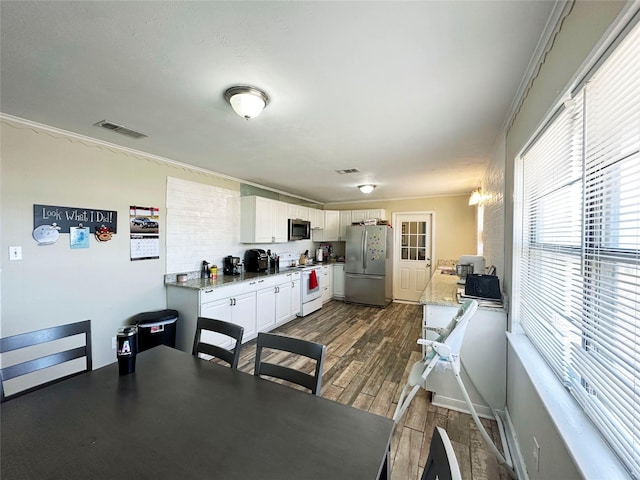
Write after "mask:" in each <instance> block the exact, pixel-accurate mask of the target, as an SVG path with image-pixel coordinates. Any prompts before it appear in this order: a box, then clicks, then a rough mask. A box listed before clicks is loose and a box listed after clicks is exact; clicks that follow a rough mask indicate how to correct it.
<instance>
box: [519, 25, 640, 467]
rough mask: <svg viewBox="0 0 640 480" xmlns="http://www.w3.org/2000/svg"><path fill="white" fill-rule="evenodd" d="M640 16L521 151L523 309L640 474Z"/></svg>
mask: <svg viewBox="0 0 640 480" xmlns="http://www.w3.org/2000/svg"><path fill="white" fill-rule="evenodd" d="M638 58H640V28H639V27H638V25H636V26H635V27H634V28H633V29H632V30H631V32H630V33H629V34H628V35H627V36H626V37H625V39H624V40H623V41H621V42H620V44H619V45H618V46H617V48H616V49H615V50H614V51H613V52H611V53H610V54H609V56H608V58H607V59H606V60H605V61H603V62H602V63H601V64H600V65H599V68H598V70H597V71H596V72H594V73H593V76H592V77H591V78H590V79H589V80H588V82H586V83H585V84H584V86H583V87H582V88H581V89H580V90H579V91H577V92H576V94H575V96H574V98H573V101H571V102H568V104H567V105H566V106H565V108H563V109H562V111H561V112H560V113H559V114H558V115H557V116H556V117H555V118H554V119H553V121H552V122H551V123H550V124H549V125H548V126H547V127H546V129H545V130H544V131H543V132H542V133H541V134H539V135H538V137H536V138H535V140H534V141H533V143H532V144H531V145H530V146H529V147H528V149H527V150H526V151H525V152H524V153H523V155H522V156H521V159H520V168H521V178H522V189H521V191H522V198H521V205H522V209H523V211H522V216H521V218H522V225H521V227H522V228H521V232H522V238H521V246H522V248H521V250H520V251H521V258H520V259H519V262H518V265H519V269H518V271H517V272H516V275H517V276H518V281H519V285H520V292H519V295H520V301H519V302H518V305H517V308H516V312H517V314H518V319H519V322H520V324H521V326H522V328H523V330H524V332H525V333H526V335H528V336H529V338H530V339H531V341H532V343H533V344H534V345H535V346H536V348H537V349H538V350H539V351H540V352H541V354H542V355H543V357H544V358H545V360H546V361H547V362H548V363H549V365H550V366H551V368H552V369H553V370H554V372H555V373H556V374H557V375H558V376H559V378H560V379H561V381H562V382H563V383H564V385H565V386H566V387H567V388H568V389H569V390H570V391H571V393H572V394H573V395H574V396H575V398H576V399H577V401H578V403H579V404H580V405H581V406H582V408H583V409H584V410H585V412H586V413H587V415H589V417H590V418H591V419H592V421H593V422H594V424H595V425H596V426H597V428H598V429H599V430H600V432H601V433H602V435H603V436H604V438H605V439H606V440H607V441H608V443H609V444H610V445H611V447H612V449H613V450H614V451H615V452H616V453H617V455H618V456H619V457H620V459H621V461H622V462H623V463H624V464H625V465H626V467H627V468H628V470H629V472H630V473H631V475H632V476H633V477H634V478H640V307H639V301H640V82H639V81H638V79H639V78H640V62H639V61H638Z"/></svg>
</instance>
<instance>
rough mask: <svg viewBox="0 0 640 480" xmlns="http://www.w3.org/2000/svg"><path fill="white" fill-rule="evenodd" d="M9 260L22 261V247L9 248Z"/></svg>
mask: <svg viewBox="0 0 640 480" xmlns="http://www.w3.org/2000/svg"><path fill="white" fill-rule="evenodd" d="M9 260H22V247H9Z"/></svg>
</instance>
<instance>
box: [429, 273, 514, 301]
mask: <svg viewBox="0 0 640 480" xmlns="http://www.w3.org/2000/svg"><path fill="white" fill-rule="evenodd" d="M458 279H459V277H458V276H457V275H450V274H448V273H441V271H440V270H436V272H435V273H434V274H433V275H432V276H431V279H430V280H429V283H427V286H426V287H425V289H424V291H423V292H422V295H421V296H420V300H419V303H420V304H421V305H440V306H444V307H458V306H460V303H458V296H457V291H458V289H459V288H463V289H464V286H461V285H458ZM502 302H503V303H502V305H499V304H497V305H496V304H495V303H494V302H493V301H491V300H482V299H480V300H478V304H479V305H478V308H481V309H483V310H484V309H491V310H505V311H506V310H507V298H506V296H505V295H504V294H503V297H502Z"/></svg>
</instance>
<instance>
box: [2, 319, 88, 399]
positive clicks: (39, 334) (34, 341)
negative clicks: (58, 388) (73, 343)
mask: <svg viewBox="0 0 640 480" xmlns="http://www.w3.org/2000/svg"><path fill="white" fill-rule="evenodd" d="M79 334H82V335H83V336H84V338H83V339H82V343H83V344H82V346H80V347H75V348H67V349H65V348H66V347H59V346H55V349H56V351H55V353H51V354H48V355H43V356H40V357H37V358H33V359H31V360H27V361H23V362H21V363H16V364H13V365H9V366H7V367H3V368H1V369H0V401H2V402H4V401H6V400H9V399H12V398H15V397H18V396H20V395H24V394H26V393H29V392H31V391H34V390H37V389H39V388H43V387H45V386H47V385H51V384H52V383H56V382H60V381H62V380H65V379H67V378H69V377H73V376H75V375H79V374H81V373H84V372H88V371H90V370H91V369H92V367H91V320H84V321H82V322H76V323H69V324H67V325H59V326H55V327H49V328H43V329H42V330H36V331H34V332H28V333H21V334H18V335H13V336H11V337H5V338H2V339H0V354H4V353H6V352H12V351H15V350H20V349H23V348H27V347H32V346H34V345H40V344H46V343H49V342H53V341H54V340H59V339H62V338H66V337H72V336H75V335H79ZM53 345H55V344H52V346H53ZM83 357H84V358H86V362H85V368H83V369H82V370H78V371H73V372H72V373H66V374H61V375H60V376H57V377H56V378H54V379H52V380H47V381H43V382H40V383H38V384H37V385H35V386H31V387H27V388H24V389H22V390H19V391H17V392H15V393H12V394H10V395H5V393H4V390H5V388H4V384H5V382H6V381H8V380H11V379H14V378H17V377H21V376H23V375H27V374H29V373H33V372H36V371H38V370H43V369H45V368H48V367H52V366H54V365H60V364H62V363H66V362H69V361H71V360H75V359H77V358H83ZM2 363H3V365H4V364H5V362H4V361H3V362H2Z"/></svg>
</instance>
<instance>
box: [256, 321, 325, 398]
mask: <svg viewBox="0 0 640 480" xmlns="http://www.w3.org/2000/svg"><path fill="white" fill-rule="evenodd" d="M263 348H269V349H272V350H281V351H285V352H290V353H295V354H297V355H302V356H305V357H308V358H311V359H313V360H315V361H316V368H315V372H314V374H313V375H311V374H308V373H304V372H301V371H299V370H295V369H293V368H289V367H286V366H284V365H277V364H275V363H269V362H265V361H263V360H262V349H263ZM326 349H327V347H325V346H324V345H322V344H320V343H316V342H311V341H309V340H302V339H299V338H293V337H285V336H283V335H275V334H273V333H263V332H261V333H259V334H258V339H257V342H256V363H255V369H254V375H255V376H257V377H260V376H263V375H264V376H268V377H275V378H279V379H281V380H286V381H288V382H291V383H295V384H296V385H300V386H303V387H306V388H308V389H309V390H311V393H312V394H314V395H318V396H319V395H320V390H321V389H322V365H323V363H324V355H325V352H326Z"/></svg>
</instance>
